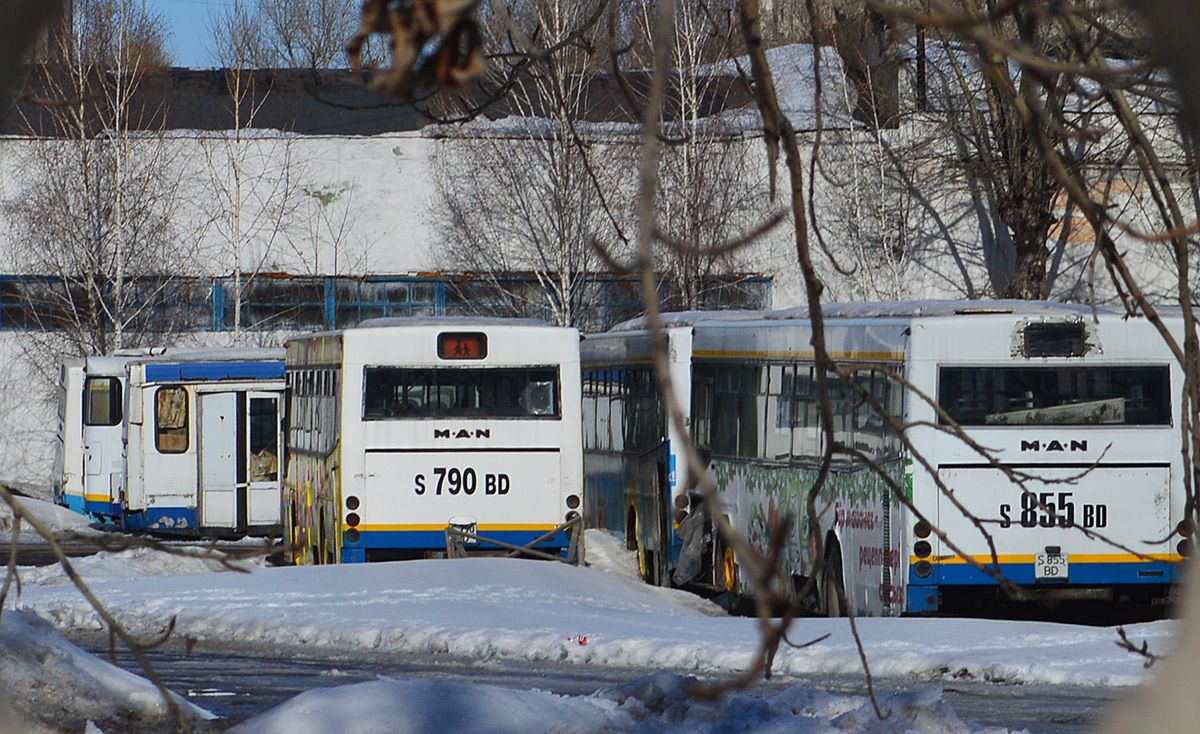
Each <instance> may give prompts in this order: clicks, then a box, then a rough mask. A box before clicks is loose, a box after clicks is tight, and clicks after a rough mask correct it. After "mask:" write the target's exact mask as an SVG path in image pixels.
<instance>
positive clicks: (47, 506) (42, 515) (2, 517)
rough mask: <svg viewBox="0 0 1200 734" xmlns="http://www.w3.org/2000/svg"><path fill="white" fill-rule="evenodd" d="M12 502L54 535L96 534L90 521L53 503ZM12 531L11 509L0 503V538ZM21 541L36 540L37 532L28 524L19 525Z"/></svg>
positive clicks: (24, 498) (25, 500) (25, 498)
mask: <svg viewBox="0 0 1200 734" xmlns="http://www.w3.org/2000/svg"><path fill="white" fill-rule="evenodd" d="M14 501H15V502H16V503H17V504H18V505H20V506H21V508H22V509H23V510H24V511H26V512H28V513H30V514H31V515H33V516H34V517H35V518H37V519H38V521H39V522H41V523H42V524H43V525H45V526H46V528H47V529H48V530H50V531H51V532H54V533H77V534H79V533H82V534H89V533H98V532H100V531H98V530H95V529H94V528H93V527H92V525H93V523H92V520H91V519H89V518H87V517H84V516H83V515H80V514H79V513H77V512H72V511H71V510H68V509H67V508H65V507H59V506H58V505H56V504H54V503H53V502H47V501H45V500H37V499H33V498H30V497H16V498H14ZM12 529H13V508H12V507H10V506H9V504H8V503H7V502H0V537H6V536H10V535H11V534H12ZM20 538H21V541H22V542H33V541H36V540H37V538H38V534H37V532H36V531H35V530H34V529H33V528H32V527H30V525H29V524H28V523H24V522H23V523H21V536H20Z"/></svg>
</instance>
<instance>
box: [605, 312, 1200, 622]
mask: <svg viewBox="0 0 1200 734" xmlns="http://www.w3.org/2000/svg"><path fill="white" fill-rule="evenodd" d="M825 318H826V321H825V338H826V343H827V349H828V351H829V354H830V356H831V357H832V358H833V360H834V361H835V362H836V363H837V364H838V365H839V366H840V367H841V368H842V369H843V370H845V374H847V375H848V376H849V377H850V380H852V381H853V382H854V383H856V384H857V386H858V388H861V390H860V389H857V388H855V387H854V386H853V385H851V384H850V382H849V381H847V380H843V379H842V378H840V377H838V376H837V375H833V374H831V375H829V393H830V396H831V398H832V405H833V417H832V420H833V424H834V425H833V426H832V428H833V440H834V442H835V449H836V450H835V452H834V454H833V463H832V466H831V473H830V475H829V478H828V480H827V482H826V484H825V487H824V489H823V491H822V492H821V493H820V495H819V496H818V502H817V507H818V516H819V520H820V522H819V527H820V531H821V533H822V540H823V543H822V544H821V545H822V546H823V547H824V548H825V553H826V557H825V558H824V561H825V563H824V564H820V565H823V566H824V567H825V568H826V569H827V570H826V571H825V572H822V573H819V574H818V573H815V569H816V568H817V566H818V564H817V563H816V561H817V559H816V558H815V557H814V551H815V549H816V547H817V544H816V543H815V538H814V531H815V529H816V528H815V527H814V525H813V524H812V523H811V522H810V518H808V517H806V516H805V512H804V502H805V498H806V496H807V493H808V489H809V488H810V487H811V486H813V482H814V481H815V478H816V476H817V472H818V471H819V467H820V459H821V456H822V453H823V451H824V449H825V448H826V447H825V445H824V444H825V441H826V438H825V435H826V434H825V433H824V430H823V426H822V425H821V418H820V411H819V403H818V395H817V392H816V372H815V370H816V366H815V362H814V355H813V350H812V346H811V340H812V324H811V322H810V321H809V320H808V319H807V312H806V310H794V311H779V312H761V313H757V314H746V313H734V314H720V313H715V314H705V313H692V314H674V315H672V314H668V315H667V316H666V317H665V320H664V323H665V325H666V328H665V330H664V334H663V335H662V338H664V339H665V340H666V346H667V354H668V355H669V359H670V363H671V367H670V369H671V376H672V381H673V382H674V384H675V385H676V386H677V390H678V394H679V395H680V396H682V399H683V403H684V406H683V409H684V413H685V419H686V421H687V423H688V426H689V430H690V433H691V436H692V439H693V440H694V442H695V443H696V446H697V448H698V450H699V452H700V454H701V457H702V458H703V459H704V461H706V462H707V471H708V472H709V473H710V474H711V476H712V477H713V478H714V479H715V480H716V484H717V487H718V490H719V495H720V498H721V501H722V511H723V512H724V513H726V515H727V516H728V518H729V520H730V521H731V522H732V524H733V526H734V527H735V529H736V530H737V531H738V532H739V533H740V534H741V535H742V537H743V538H745V539H747V540H748V541H749V542H750V543H751V545H753V546H754V547H756V548H758V549H759V550H762V551H766V550H767V549H768V548H770V547H772V546H773V544H774V545H778V546H780V547H782V548H783V552H782V555H781V568H780V572H781V574H782V576H783V577H784V578H786V579H789V580H790V582H791V586H792V589H793V590H798V589H801V588H805V586H806V582H808V581H810V580H811V581H813V582H814V583H813V584H811V585H810V586H809V587H808V588H815V590H816V594H815V596H814V597H812V598H810V599H808V600H805V602H806V603H807V604H808V605H809V607H810V608H811V609H812V610H813V611H825V612H827V613H832V614H838V613H844V612H848V611H852V612H854V613H856V614H864V615H895V614H901V613H919V612H936V611H943V610H958V609H964V608H968V609H969V608H987V607H988V606H989V605H993V604H1004V603H1006V597H1005V595H1004V594H1003V593H1002V592H1001V586H1000V584H999V582H998V581H997V578H996V577H997V576H1000V577H1003V578H1004V579H1007V580H1009V581H1011V582H1013V583H1014V584H1015V585H1017V586H1018V587H1020V588H1021V589H1022V590H1024V591H1025V592H1026V594H1027V595H1028V597H1029V598H1032V599H1039V600H1043V601H1045V602H1047V603H1053V604H1057V603H1063V602H1072V601H1112V602H1129V603H1139V604H1146V605H1158V604H1165V603H1166V601H1167V600H1168V599H1169V598H1171V595H1172V593H1173V586H1172V585H1173V584H1174V583H1175V582H1176V581H1178V579H1179V561H1180V560H1181V559H1182V558H1183V557H1184V555H1185V554H1186V553H1188V552H1189V549H1190V543H1191V540H1192V539H1191V533H1192V531H1191V527H1192V526H1191V524H1190V523H1189V522H1187V517H1186V497H1185V490H1184V482H1183V472H1184V467H1183V464H1182V451H1181V434H1180V411H1181V403H1180V389H1181V386H1182V384H1183V377H1182V372H1181V370H1180V367H1179V365H1178V364H1176V363H1175V361H1174V360H1173V358H1172V355H1171V353H1170V352H1169V351H1168V349H1167V347H1166V345H1165V344H1164V343H1163V340H1162V338H1161V336H1160V335H1159V334H1158V332H1157V331H1156V329H1155V328H1154V327H1153V326H1152V325H1151V324H1150V323H1148V322H1147V320H1146V319H1144V318H1136V317H1134V318H1127V317H1126V316H1125V315H1124V314H1123V313H1120V312H1116V311H1113V310H1110V309H1105V308H1099V309H1095V310H1093V309H1091V308H1089V307H1086V306H1074V305H1066V304H1057V303H1033V302H1023V301H991V302H988V301H962V302H957V301H950V302H947V301H916V302H900V303H865V304H830V305H828V306H827V307H826V309H825ZM1168 324H1169V326H1170V328H1171V329H1172V330H1173V331H1174V333H1175V334H1176V335H1177V337H1178V336H1179V335H1180V334H1181V332H1182V325H1181V323H1179V320H1178V319H1173V320H1168ZM653 338H654V336H653V335H652V334H651V333H650V332H648V331H646V329H645V324H644V322H643V321H641V320H638V321H635V322H630V323H628V324H625V325H622V326H619V327H617V328H615V329H614V330H612V331H610V332H608V333H605V334H601V335H596V336H589V337H588V338H587V339H586V340H585V341H584V343H583V345H582V360H583V394H584V411H583V413H584V425H585V429H584V440H585V446H586V463H585V466H586V474H587V482H588V495H587V498H588V504H587V511H586V512H585V518H586V519H587V521H588V523H589V524H590V525H592V526H597V527H605V528H608V529H609V530H610V531H612V532H615V533H618V534H619V535H621V536H623V537H624V538H625V539H626V541H627V543H628V545H629V547H630V548H634V549H636V550H637V551H638V555H639V559H640V563H641V567H642V571H643V575H644V576H645V578H646V579H647V580H649V581H651V582H655V583H660V584H666V583H671V582H674V583H677V584H682V583H704V584H712V585H714V586H715V587H717V588H718V589H721V590H726V591H729V592H730V593H732V594H739V593H741V594H752V593H753V592H754V588H753V584H752V582H751V580H750V579H749V578H748V574H747V573H746V572H745V569H744V566H743V563H742V560H741V559H739V558H737V557H736V555H735V554H733V553H732V552H731V551H729V550H728V549H726V548H724V547H722V545H721V543H720V542H719V538H717V536H716V535H715V534H714V533H713V532H712V531H711V528H710V527H709V525H710V522H711V518H707V517H705V518H704V520H703V529H702V533H703V535H702V537H703V539H704V541H705V542H703V543H697V544H695V545H692V546H686V545H685V544H684V543H683V542H682V541H683V539H684V537H685V536H686V535H687V533H686V532H684V531H686V530H687V529H688V527H687V525H685V524H683V523H685V522H686V521H687V519H688V518H689V517H692V516H697V517H700V516H701V515H700V514H699V513H703V512H704V509H703V508H702V506H701V505H700V504H699V498H698V495H697V493H696V491H695V488H696V486H697V484H698V478H697V477H693V476H689V474H688V470H687V464H686V462H685V461H684V459H683V456H682V453H681V451H682V448H681V446H682V444H681V441H680V437H679V436H677V435H676V434H675V433H674V428H673V427H672V426H671V425H669V423H668V422H667V421H666V420H665V416H664V414H663V409H662V405H661V400H660V398H659V395H658V391H657V380H656V378H655V376H654V373H653V371H652V369H651V364H650V359H649V355H650V347H651V344H652V339H653ZM864 391H865V393H867V394H869V395H871V396H872V398H873V400H874V402H875V403H876V404H877V405H879V406H881V407H883V408H884V412H885V413H886V415H887V416H889V417H890V418H891V419H892V420H894V421H895V422H896V425H900V426H903V431H902V432H898V431H897V430H895V426H894V425H893V424H892V423H891V422H890V421H889V420H888V419H885V417H884V416H883V415H881V414H880V413H879V412H878V411H877V410H875V409H873V408H872V406H871V405H870V402H871V401H868V400H867V399H866V398H865V397H863V392H864ZM922 395H924V396H929V400H927V399H925V398H923V397H922ZM954 424H957V425H959V426H961V427H962V430H963V431H964V432H965V433H966V435H967V436H969V438H970V439H973V440H974V441H975V442H976V443H977V445H978V446H980V447H985V448H986V449H987V451H980V450H978V449H977V448H975V447H972V446H971V445H970V444H969V443H967V442H965V441H963V440H962V438H960V437H959V436H957V435H955V432H954V430H953V428H954ZM872 466H873V467H874V468H872ZM1014 479H1018V480H1020V483H1016V482H1014ZM785 515H791V516H792V517H794V518H795V519H796V522H795V523H793V524H792V525H790V526H788V525H786V524H784V523H781V522H780V518H781V517H783V516H785ZM784 528H789V530H788V534H787V537H783V538H781V537H778V534H779V533H780V532H781V531H782V530H783V529H784ZM689 549H691V550H689ZM839 587H844V590H845V599H846V602H847V603H848V606H849V609H846V608H844V607H843V606H842V605H841V603H840V597H839V596H838V595H837V594H836V593H835V592H836V589H837V588H839Z"/></svg>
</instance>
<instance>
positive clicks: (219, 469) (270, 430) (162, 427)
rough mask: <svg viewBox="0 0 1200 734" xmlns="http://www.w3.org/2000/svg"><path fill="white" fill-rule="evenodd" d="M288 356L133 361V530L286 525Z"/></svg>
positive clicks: (252, 352)
mask: <svg viewBox="0 0 1200 734" xmlns="http://www.w3.org/2000/svg"><path fill="white" fill-rule="evenodd" d="M283 357H284V351H283V349H203V350H189V351H179V352H176V351H171V352H168V353H167V354H165V355H162V356H158V357H148V358H139V359H134V360H131V361H130V362H129V363H128V364H127V365H126V370H127V373H128V375H127V380H128V384H127V399H126V411H125V412H126V416H125V426H126V462H125V463H126V467H127V484H128V486H127V488H126V495H125V503H124V508H123V510H124V511H123V514H122V522H123V525H124V527H125V529H126V530H129V531H133V532H148V533H153V534H157V535H182V536H200V535H203V536H222V537H239V536H243V535H252V536H263V537H265V536H271V535H278V534H279V533H280V531H281V525H282V523H281V519H280V507H281V493H282V488H283V477H282V476H280V470H279V457H280V456H281V455H282V448H283V431H282V419H283V395H284V390H285V387H286V383H285V381H284V361H283Z"/></svg>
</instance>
